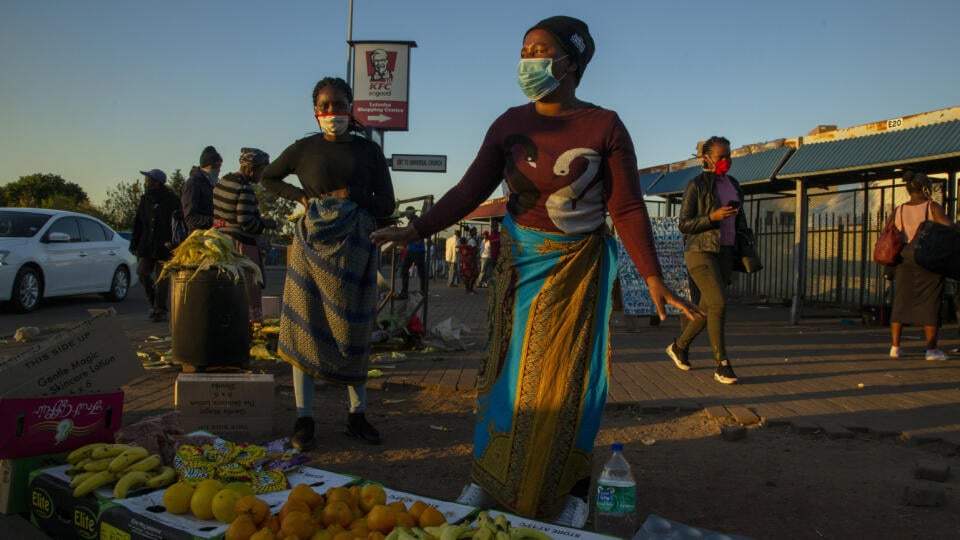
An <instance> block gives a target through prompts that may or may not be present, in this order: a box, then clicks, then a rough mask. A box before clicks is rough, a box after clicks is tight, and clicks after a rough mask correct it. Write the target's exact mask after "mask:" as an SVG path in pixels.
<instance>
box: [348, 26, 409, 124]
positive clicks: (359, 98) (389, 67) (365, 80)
mask: <svg viewBox="0 0 960 540" xmlns="http://www.w3.org/2000/svg"><path fill="white" fill-rule="evenodd" d="M350 45H352V46H353V51H354V63H353V117H354V118H356V119H357V120H359V121H360V123H362V124H363V125H365V126H368V127H372V128H375V129H379V130H382V131H407V106H408V104H409V98H408V93H409V90H410V48H411V47H416V46H417V44H416V43H414V42H412V41H351V42H350Z"/></svg>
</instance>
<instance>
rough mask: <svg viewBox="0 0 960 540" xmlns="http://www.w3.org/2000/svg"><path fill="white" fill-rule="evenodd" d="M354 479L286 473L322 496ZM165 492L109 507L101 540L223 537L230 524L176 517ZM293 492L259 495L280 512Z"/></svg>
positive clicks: (102, 521)
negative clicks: (166, 503)
mask: <svg viewBox="0 0 960 540" xmlns="http://www.w3.org/2000/svg"><path fill="white" fill-rule="evenodd" d="M356 481H357V478H356V477H355V476H348V475H344V474H337V473H333V472H328V471H322V470H320V469H314V468H312V467H301V468H300V469H298V470H294V471H289V472H288V473H287V482H288V483H289V484H290V485H291V486H295V485H297V484H308V485H309V486H311V487H313V488H314V490H316V491H317V492H319V493H323V492H325V491H326V490H327V489H329V488H331V487H336V486H345V485H348V484H352V483H355V482H356ZM163 493H164V490H162V489H161V490H157V491H153V492H151V493H147V494H146V495H141V496H139V497H131V498H129V499H115V500H113V501H112V502H109V503H107V504H106V506H105V507H104V509H103V512H102V514H101V515H100V538H101V540H161V539H162V540H209V539H215V538H220V537H221V535H223V533H224V532H225V531H226V530H227V527H228V525H226V524H224V523H220V522H219V521H216V520H203V519H198V518H196V517H194V516H193V515H192V514H183V515H175V514H171V513H169V512H167V511H166V509H165V508H164V506H163ZM289 495H290V490H289V489H288V490H283V491H274V492H272V493H263V494H259V495H257V497H260V498H261V499H263V500H264V501H265V502H266V503H267V504H269V505H270V511H271V513H274V514H275V513H277V512H279V511H280V508H281V507H282V506H283V504H284V503H285V502H286V501H287V496H289Z"/></svg>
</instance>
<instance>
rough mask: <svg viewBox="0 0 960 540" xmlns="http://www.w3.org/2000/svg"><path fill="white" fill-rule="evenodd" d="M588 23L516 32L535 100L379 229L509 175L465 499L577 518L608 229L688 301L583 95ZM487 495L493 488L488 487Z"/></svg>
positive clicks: (594, 416)
mask: <svg viewBox="0 0 960 540" xmlns="http://www.w3.org/2000/svg"><path fill="white" fill-rule="evenodd" d="M593 51H594V45H593V39H592V38H591V37H590V34H589V31H588V29H587V25H586V24H584V23H583V22H582V21H579V20H577V19H573V18H571V17H551V18H549V19H545V20H543V21H540V22H539V23H537V24H536V25H535V26H534V27H533V28H531V29H530V30H529V31H527V33H526V35H525V36H524V41H523V49H522V50H521V53H520V57H521V61H520V65H519V69H518V71H519V76H518V78H519V82H520V86H521V88H522V89H523V91H524V93H525V94H526V95H527V97H528V98H529V99H530V100H531V101H532V103H528V104H526V105H523V106H520V107H514V108H512V109H509V110H508V111H507V112H505V113H504V114H503V115H501V116H500V117H499V118H497V120H495V121H494V123H493V125H492V126H490V129H489V131H488V132H487V135H486V137H485V139H484V141H483V144H482V146H481V147H480V151H479V153H478V154H477V157H476V159H475V160H474V162H473V164H472V165H471V166H470V168H469V169H468V170H467V172H466V174H465V175H464V177H463V179H462V180H460V182H459V183H458V184H457V185H456V186H454V187H453V189H451V190H450V191H449V192H448V193H447V194H446V195H445V196H444V197H443V198H442V199H440V201H439V202H438V203H437V204H436V206H434V207H433V209H432V210H431V211H430V212H428V213H426V214H425V215H423V216H421V217H420V218H419V219H417V220H414V221H413V223H411V224H410V225H408V226H406V227H405V228H396V227H391V228H386V229H380V230H379V231H376V232H375V233H374V234H373V235H372V238H373V240H374V241H375V242H388V241H393V242H397V243H400V244H403V243H406V242H410V241H412V240H415V239H417V238H425V237H428V236H430V235H432V234H434V233H436V232H437V231H440V230H442V229H444V228H446V227H448V226H450V225H452V224H454V223H456V222H457V221H458V220H459V219H461V218H462V217H463V216H465V215H466V214H467V213H469V212H470V211H471V210H473V209H474V208H475V207H477V206H478V205H479V204H480V203H481V202H483V201H484V200H485V199H487V197H489V196H490V194H491V193H492V192H493V191H494V190H495V189H496V188H497V187H498V186H499V184H500V181H501V179H503V178H506V180H507V183H508V185H509V188H510V197H509V202H508V204H507V211H508V215H507V216H506V218H505V219H504V222H503V230H502V233H501V252H500V257H499V260H498V261H497V267H496V270H495V272H496V277H495V279H494V281H493V282H494V284H495V285H494V287H493V288H492V289H491V292H490V297H491V299H490V309H489V313H490V314H491V316H490V318H489V321H488V324H489V325H490V331H489V336H490V337H489V339H490V342H489V343H488V351H489V353H488V356H487V358H485V361H484V362H483V363H482V365H481V367H480V374H479V381H478V386H479V388H478V394H479V395H478V401H479V407H478V411H477V424H476V427H475V430H474V451H473V470H472V474H471V477H472V480H473V483H471V484H470V485H468V486H467V487H466V488H465V489H464V492H463V493H462V494H461V497H460V499H458V500H460V501H461V502H464V503H468V504H472V505H475V506H480V507H489V506H490V505H491V504H492V503H494V502H498V503H500V504H501V505H503V506H505V507H506V508H508V509H509V510H510V511H512V512H515V513H518V514H521V515H524V516H530V517H536V518H544V519H552V520H554V521H555V522H556V523H558V524H562V525H571V526H574V527H582V526H583V524H584V523H585V521H586V517H587V513H588V506H587V503H586V500H585V499H586V495H587V492H588V489H589V485H590V475H591V470H592V463H591V461H592V453H593V445H594V440H595V438H596V434H597V431H598V429H599V427H600V417H601V414H602V412H603V407H604V404H605V401H606V395H607V385H608V377H609V374H608V372H607V362H608V356H609V351H608V341H609V339H608V338H609V320H610V312H611V301H610V297H611V289H612V285H613V280H614V279H615V277H616V266H617V265H616V250H615V248H614V246H615V243H614V240H613V239H612V237H611V236H610V234H609V231H608V230H607V227H606V224H605V212H606V211H609V212H610V215H611V217H612V218H613V223H614V225H615V226H616V228H617V231H619V233H620V237H621V239H622V241H623V243H624V245H625V246H626V249H627V252H628V253H629V254H630V257H631V258H632V259H633V261H634V263H635V264H636V266H637V269H638V270H639V271H640V273H641V275H643V277H644V278H645V280H646V283H647V285H648V286H649V288H650V293H651V297H652V299H653V301H654V303H655V305H656V307H657V312H658V313H659V314H660V316H661V318H664V317H665V312H664V303H669V304H671V305H674V306H676V307H678V308H679V309H681V310H682V311H683V312H684V314H685V315H687V316H688V317H691V318H692V317H693V313H695V312H696V308H694V307H692V306H691V305H689V304H688V303H687V302H685V301H683V300H681V299H680V298H678V297H677V296H676V295H674V293H673V292H671V291H670V290H669V289H667V287H666V286H665V285H664V283H663V280H662V278H661V275H660V264H659V261H658V259H657V253H656V249H655V247H654V244H653V236H652V233H651V228H650V220H649V217H648V216H647V211H646V206H645V204H644V201H643V197H642V194H641V193H640V181H639V174H638V171H637V163H636V161H637V160H636V156H635V154H634V150H633V142H632V141H631V139H630V135H629V134H628V133H627V130H626V128H625V127H624V125H623V122H621V121H620V118H619V117H618V116H617V114H616V113H615V112H613V111H609V110H606V109H603V108H601V107H598V106H596V105H593V104H591V103H587V102H584V101H581V100H579V99H578V98H577V97H576V95H575V91H576V87H577V85H578V84H579V82H580V77H581V76H582V75H583V71H584V68H586V66H587V63H588V62H589V61H590V58H591V57H592V56H593ZM491 498H492V499H491Z"/></svg>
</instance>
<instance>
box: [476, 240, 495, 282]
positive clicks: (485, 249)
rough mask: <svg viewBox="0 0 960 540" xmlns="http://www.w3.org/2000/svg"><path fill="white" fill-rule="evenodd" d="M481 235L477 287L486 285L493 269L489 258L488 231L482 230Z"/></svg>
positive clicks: (491, 260)
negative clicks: (478, 281) (478, 282)
mask: <svg viewBox="0 0 960 540" xmlns="http://www.w3.org/2000/svg"><path fill="white" fill-rule="evenodd" d="M481 236H482V238H483V240H482V242H481V248H480V284H479V285H478V287H486V286H487V282H488V281H489V280H490V273H491V272H492V271H493V264H492V263H493V259H491V258H490V253H491V251H490V233H488V232H487V231H483V234H482V235H481Z"/></svg>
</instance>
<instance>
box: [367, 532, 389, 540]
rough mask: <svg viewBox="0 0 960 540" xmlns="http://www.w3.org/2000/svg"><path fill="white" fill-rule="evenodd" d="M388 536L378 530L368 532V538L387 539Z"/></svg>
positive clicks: (370, 539) (373, 539) (374, 539)
mask: <svg viewBox="0 0 960 540" xmlns="http://www.w3.org/2000/svg"><path fill="white" fill-rule="evenodd" d="M386 538H387V537H386V536H384V535H382V534H380V533H378V532H377V531H373V532H369V533H367V540H386Z"/></svg>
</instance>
